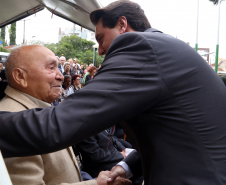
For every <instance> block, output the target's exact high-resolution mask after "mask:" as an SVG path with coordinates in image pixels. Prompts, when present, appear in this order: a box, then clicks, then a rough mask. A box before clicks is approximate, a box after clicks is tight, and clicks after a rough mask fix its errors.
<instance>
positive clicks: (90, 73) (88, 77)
mask: <svg viewBox="0 0 226 185" xmlns="http://www.w3.org/2000/svg"><path fill="white" fill-rule="evenodd" d="M96 72H97V68H96V67H95V66H91V67H89V68H88V71H87V73H86V74H85V75H84V77H83V80H82V85H83V86H85V85H86V83H87V82H88V81H89V80H91V79H93V76H94V75H95V74H96Z"/></svg>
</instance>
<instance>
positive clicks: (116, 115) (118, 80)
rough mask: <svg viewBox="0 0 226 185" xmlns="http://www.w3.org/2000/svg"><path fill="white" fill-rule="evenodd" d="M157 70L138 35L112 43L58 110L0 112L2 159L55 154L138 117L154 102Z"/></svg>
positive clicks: (157, 88)
mask: <svg viewBox="0 0 226 185" xmlns="http://www.w3.org/2000/svg"><path fill="white" fill-rule="evenodd" d="M159 70H160V69H159V65H158V59H157V57H156V54H155V51H154V49H153V48H152V46H151V45H150V44H149V42H147V40H145V39H143V37H142V36H140V35H139V34H137V33H130V34H127V33H125V34H122V35H121V36H119V37H117V38H116V39H115V40H114V42H113V43H112V45H111V47H110V48H109V50H108V53H107V55H106V57H105V60H104V62H103V65H102V67H101V69H100V70H99V71H98V74H97V75H96V76H95V78H94V79H93V80H91V81H90V82H89V83H88V84H87V85H86V86H85V87H83V88H82V89H81V90H79V91H78V92H76V93H74V94H72V95H70V96H68V97H67V99H66V100H64V101H63V102H62V103H60V104H59V105H58V106H56V107H53V108H45V109H40V108H37V109H31V110H26V111H22V112H17V113H9V112H0V123H1V129H0V148H1V150H2V154H3V156H4V157H10V156H24V155H32V154H41V153H49V152H53V151H56V150H59V149H62V148H66V147H67V146H71V145H74V144H77V143H78V142H81V141H82V140H84V139H86V138H88V137H90V136H92V135H95V134H96V133H98V132H100V131H102V130H105V129H107V128H109V127H111V126H113V125H114V124H115V123H120V122H121V121H125V120H128V119H132V118H134V117H136V116H137V115H139V114H140V113H142V112H144V111H146V110H148V109H150V108H151V107H152V106H153V105H154V104H155V103H156V102H157V101H158V97H159V95H160V94H161V86H162V78H161V75H160V71H159ZM147 102H149V103H147ZM78 105H79V106H78Z"/></svg>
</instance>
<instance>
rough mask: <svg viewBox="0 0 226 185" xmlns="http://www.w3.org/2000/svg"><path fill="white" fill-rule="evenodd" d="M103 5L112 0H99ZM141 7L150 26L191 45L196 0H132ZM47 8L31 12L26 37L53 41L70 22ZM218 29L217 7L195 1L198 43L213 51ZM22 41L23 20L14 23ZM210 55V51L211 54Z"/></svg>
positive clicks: (222, 51) (224, 53) (224, 10)
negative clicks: (35, 13) (34, 13)
mask: <svg viewBox="0 0 226 185" xmlns="http://www.w3.org/2000/svg"><path fill="white" fill-rule="evenodd" d="M100 1H101V3H102V4H103V5H106V4H108V3H110V2H112V0H100ZM134 1H135V2H137V3H139V4H140V5H141V7H142V8H143V9H144V12H145V14H146V15H147V17H148V19H149V21H150V23H151V26H152V27H153V28H156V29H158V30H161V31H163V32H164V33H166V34H170V35H172V36H174V37H177V38H178V39H181V40H183V41H184V42H186V43H189V44H190V45H191V46H192V47H195V42H196V20H197V19H196V18H197V13H196V12H197V0H180V1H179V0H134ZM51 16H52V15H51V13H50V12H48V11H47V10H45V11H42V12H39V13H37V15H36V16H35V15H32V16H30V17H28V18H26V19H27V21H26V39H28V40H29V39H31V38H32V37H33V36H35V37H33V39H34V40H41V41H45V42H57V41H58V35H57V34H58V32H59V27H60V26H61V27H69V26H72V25H73V24H72V23H70V22H68V21H66V20H63V19H61V18H59V17H57V16H54V15H53V17H52V18H51ZM217 29H218V6H216V5H213V3H212V2H210V1H209V0H199V35H198V36H199V37H198V45H199V47H202V48H210V52H215V50H216V44H217ZM225 35H226V1H223V2H222V3H221V21H220V35H219V39H220V42H219V45H220V47H219V57H222V58H226V36H225ZM22 40H23V21H20V22H19V23H18V24H17V44H20V43H22ZM212 58H214V54H212Z"/></svg>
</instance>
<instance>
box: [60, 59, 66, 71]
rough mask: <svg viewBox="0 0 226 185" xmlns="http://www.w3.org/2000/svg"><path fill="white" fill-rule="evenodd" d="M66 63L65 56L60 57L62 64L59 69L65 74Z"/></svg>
mask: <svg viewBox="0 0 226 185" xmlns="http://www.w3.org/2000/svg"><path fill="white" fill-rule="evenodd" d="M65 62H66V58H65V57H64V56H61V57H60V63H59V65H58V68H59V70H60V72H61V73H62V74H63V72H64V63H65Z"/></svg>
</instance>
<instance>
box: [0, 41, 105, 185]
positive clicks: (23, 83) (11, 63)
mask: <svg viewBox="0 0 226 185" xmlns="http://www.w3.org/2000/svg"><path fill="white" fill-rule="evenodd" d="M24 53H26V55H24ZM57 65H58V62H57V59H56V57H55V55H54V54H53V53H52V52H51V51H50V50H49V49H47V48H45V47H43V46H39V45H31V46H23V47H20V48H18V49H17V50H15V51H13V52H12V53H11V55H10V56H9V57H8V60H7V62H6V76H7V79H8V83H9V86H8V87H7V89H6V91H5V93H6V96H5V98H4V99H3V100H2V101H1V102H0V110H1V111H11V112H17V111H21V110H26V109H32V108H37V107H39V108H44V107H51V103H52V102H53V101H54V100H55V99H56V98H57V97H58V96H59V92H60V88H61V84H62V81H63V78H64V77H63V75H62V74H61V73H60V71H59V70H58V68H57ZM0 127H1V124H0ZM31 142H33V141H32V140H31ZM5 163H6V166H7V169H8V172H9V175H10V178H11V180H12V182H13V184H14V185H20V184H23V185H31V184H49V185H50V184H51V185H54V184H62V183H68V184H74V185H75V184H78V185H82V184H84V185H97V184H98V185H104V184H105V182H106V179H107V175H108V174H109V172H101V173H100V175H99V176H98V178H97V180H89V181H86V182H84V183H83V182H80V181H81V175H80V172H79V168H78V165H77V162H76V159H75V156H74V153H73V151H72V149H71V147H69V148H66V149H63V150H60V151H57V152H54V153H48V154H44V155H35V156H28V157H15V158H6V159H5Z"/></svg>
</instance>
